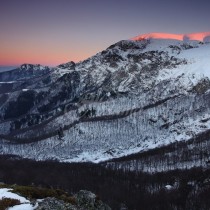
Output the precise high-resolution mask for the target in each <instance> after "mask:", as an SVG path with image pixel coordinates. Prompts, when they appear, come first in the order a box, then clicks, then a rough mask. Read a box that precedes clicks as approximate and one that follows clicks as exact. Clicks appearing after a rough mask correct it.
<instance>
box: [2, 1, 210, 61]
mask: <svg viewBox="0 0 210 210" xmlns="http://www.w3.org/2000/svg"><path fill="white" fill-rule="evenodd" d="M0 2H1V6H0V28H1V30H0V42H1V48H0V64H1V65H16V64H21V63H25V62H29V63H41V64H47V65H57V64H59V63H62V62H67V61H69V60H74V61H79V60H83V59H85V58H87V57H89V56H92V55H94V54H95V53H97V52H99V51H101V50H103V49H104V48H106V47H108V46H109V45H111V44H113V43H115V42H117V41H119V40H122V39H128V38H131V37H134V36H136V35H139V34H144V33H150V32H167V33H192V32H203V31H210V12H209V10H210V1H207V0H199V1H195V0H191V1H190V0H176V1H170V0H145V1H141V0H127V1H126V0H106V1H102V0H1V1H0Z"/></svg>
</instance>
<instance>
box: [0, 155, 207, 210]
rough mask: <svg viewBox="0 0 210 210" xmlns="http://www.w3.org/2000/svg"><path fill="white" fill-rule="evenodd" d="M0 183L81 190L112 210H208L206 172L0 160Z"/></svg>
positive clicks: (73, 191)
mask: <svg viewBox="0 0 210 210" xmlns="http://www.w3.org/2000/svg"><path fill="white" fill-rule="evenodd" d="M0 182H4V183H7V184H19V185H35V186H42V187H48V188H54V189H55V188H59V189H63V190H65V191H67V192H69V193H75V192H77V191H79V190H81V189H86V190H90V191H92V192H94V193H96V194H97V195H98V196H99V197H100V198H101V199H102V200H103V201H104V202H106V203H107V204H108V205H110V206H111V207H112V209H114V210H115V209H116V210H118V209H129V210H184V209H187V210H189V209H190V210H198V209H199V210H209V209H210V200H209V196H210V169H205V170H204V169H202V168H192V169H188V170H187V169H186V170H174V171H169V172H159V173H153V174H152V173H150V174H149V173H143V172H132V171H123V170H112V169H108V168H105V167H103V166H102V165H100V164H97V165H96V164H91V163H80V164H76V163H74V164H70V163H58V162H55V161H48V162H35V161H32V160H27V159H18V158H17V157H15V156H0Z"/></svg>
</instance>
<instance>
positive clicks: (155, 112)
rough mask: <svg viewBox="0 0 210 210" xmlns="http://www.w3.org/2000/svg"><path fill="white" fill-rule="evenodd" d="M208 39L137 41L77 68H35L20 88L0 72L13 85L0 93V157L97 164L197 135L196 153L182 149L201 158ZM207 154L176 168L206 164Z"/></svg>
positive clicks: (209, 99)
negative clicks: (11, 155) (61, 132)
mask: <svg viewBox="0 0 210 210" xmlns="http://www.w3.org/2000/svg"><path fill="white" fill-rule="evenodd" d="M209 35H210V33H201V34H191V35H173V34H162V36H161V34H149V35H140V36H138V37H135V38H133V39H131V40H123V41H120V42H118V43H116V44H114V45H112V46H110V47H109V48H107V49H106V50H104V51H102V52H100V53H98V54H96V55H95V56H93V57H91V58H89V59H87V60H84V61H82V62H79V63H76V64H75V63H73V62H69V63H67V64H62V65H59V66H58V67H56V68H49V69H47V70H46V68H44V69H42V68H40V67H39V68H38V69H39V70H38V71H35V72H42V73H38V75H35V76H34V74H32V76H30V77H31V78H25V76H24V77H23V76H21V80H22V78H24V83H21V85H18V82H19V77H18V76H17V78H15V79H14V77H13V76H11V77H9V76H5V75H1V73H0V78H4V79H2V81H3V82H2V83H3V85H5V83H7V84H8V83H12V82H15V86H14V85H13V87H12V89H10V91H2V90H1V95H0V106H1V107H0V109H1V122H0V132H1V134H2V135H1V142H0V153H1V154H16V155H19V156H21V157H27V158H34V159H37V160H46V159H58V160H60V161H67V162H80V161H92V162H100V161H104V160H110V159H113V158H119V157H123V156H125V155H129V154H135V153H139V152H143V151H148V150H151V149H154V148H157V147H164V146H165V145H171V144H172V145H174V142H191V143H192V139H194V142H195V141H199V140H200V139H201V137H202V143H201V144H202V145H203V146H202V147H200V146H199V147H196V146H195V144H194V143H192V144H191V143H189V145H187V147H189V148H188V149H189V151H191V150H192V151H194V149H195V148H196V150H198V149H199V151H201V152H202V153H203V152H204V149H203V147H204V145H205V147H207V148H208V147H209V146H210V145H209V144H208V140H209V138H208V136H210V135H209V133H210V132H209V128H210V114H209V113H210V112H209V108H210V91H209V90H210V60H209V58H210V43H209ZM26 66H27V65H26ZM30 68H31V67H30ZM26 69H27V68H26ZM21 70H25V69H23V68H22V67H21V68H20V69H19V70H18V71H21ZM17 75H19V73H18V74H17ZM20 75H22V74H20ZM24 75H25V74H24ZM5 78H7V79H5ZM8 78H9V79H8ZM14 80H15V81H14ZM0 85H1V84H0ZM0 89H2V88H0ZM60 127H61V129H62V130H63V133H64V137H63V139H62V140H59V139H58V135H57V133H58V130H59V129H60ZM200 141H201V140H200ZM175 152H177V149H175V150H173V152H172V151H171V152H170V153H167V155H168V156H170V155H171V156H173V154H175ZM180 154H181V153H180ZM205 154H206V156H205V158H204V159H202V162H201V161H200V158H199V157H198V156H199V155H197V156H196V155H192V156H191V157H192V158H191V159H190V160H185V161H183V163H182V164H180V165H177V166H176V167H179V168H183V167H186V165H187V166H189V167H192V166H194V165H195V166H199V165H205V164H207V163H208V157H209V155H210V150H208V149H207V150H206V149H205ZM163 155H165V153H164V154H163ZM154 159H155V158H154ZM169 159H170V158H169ZM169 162H170V161H169ZM189 162H190V164H189ZM133 164H134V163H133V162H132V165H133ZM138 164H145V163H142V161H141V163H138ZM171 164H172V163H171ZM128 165H129V164H127V165H126V167H128ZM129 167H130V165H129ZM138 168H141V167H140V166H139V167H138Z"/></svg>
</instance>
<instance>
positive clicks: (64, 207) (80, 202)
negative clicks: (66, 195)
mask: <svg viewBox="0 0 210 210" xmlns="http://www.w3.org/2000/svg"><path fill="white" fill-rule="evenodd" d="M74 198H75V202H76V204H75V205H72V204H69V203H65V202H64V201H61V200H58V199H56V198H46V199H44V200H42V201H41V202H39V205H38V207H37V208H36V210H111V208H110V207H109V206H107V205H106V204H104V203H103V202H102V201H100V200H98V199H97V197H96V195H95V194H93V193H91V192H89V191H86V190H81V191H80V192H79V193H77V194H76V195H75V196H74Z"/></svg>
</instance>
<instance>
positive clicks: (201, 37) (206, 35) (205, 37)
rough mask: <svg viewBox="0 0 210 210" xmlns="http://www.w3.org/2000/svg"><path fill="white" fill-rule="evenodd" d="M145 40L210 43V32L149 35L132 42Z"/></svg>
mask: <svg viewBox="0 0 210 210" xmlns="http://www.w3.org/2000/svg"><path fill="white" fill-rule="evenodd" d="M143 39H174V40H180V41H189V40H196V41H202V42H209V41H210V32H200V33H192V34H170V33H149V34H142V35H139V36H136V37H134V38H131V40H134V41H140V40H143Z"/></svg>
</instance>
